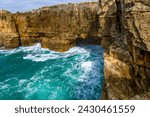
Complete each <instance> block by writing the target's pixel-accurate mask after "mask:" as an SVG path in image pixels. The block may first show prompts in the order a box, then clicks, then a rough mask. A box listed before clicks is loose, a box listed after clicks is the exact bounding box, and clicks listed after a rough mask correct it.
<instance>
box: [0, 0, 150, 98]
mask: <svg viewBox="0 0 150 117" xmlns="http://www.w3.org/2000/svg"><path fill="white" fill-rule="evenodd" d="M149 19H150V1H149V0H99V7H98V6H97V3H84V4H68V5H57V6H52V7H44V8H41V9H38V10H33V11H32V12H26V13H15V14H12V13H10V12H8V11H4V10H3V11H0V47H1V46H4V47H5V48H16V47H18V46H28V45H32V44H34V43H37V42H40V43H41V44H42V47H44V48H49V49H52V50H56V51H66V50H68V49H69V48H70V47H72V46H75V45H77V44H80V43H82V44H88V43H89V44H100V43H101V45H102V46H103V47H104V48H105V54H104V62H105V64H104V74H105V85H104V87H105V89H104V91H105V92H104V93H103V94H105V96H104V97H105V99H106V96H107V98H108V99H150V20H149Z"/></svg>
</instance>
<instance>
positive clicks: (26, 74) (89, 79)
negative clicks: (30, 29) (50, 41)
mask: <svg viewBox="0 0 150 117" xmlns="http://www.w3.org/2000/svg"><path fill="white" fill-rule="evenodd" d="M103 64H104V62H103V49H102V48H101V47H100V46H98V45H97V46H92V45H89V46H81V47H73V48H71V49H70V50H69V51H67V52H64V53H60V52H55V51H51V50H48V49H43V48H41V45H40V44H36V45H34V46H30V47H19V48H17V49H13V50H0V99H9V100H12V99H18V100H34V99H37V100H41V99H43V100H51V99H54V100H59V99H65V100H82V99H84V100H85V99H92V100H96V99H100V97H101V90H102V84H103V77H104V75H103V67H104V65H103Z"/></svg>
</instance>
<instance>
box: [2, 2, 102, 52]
mask: <svg viewBox="0 0 150 117" xmlns="http://www.w3.org/2000/svg"><path fill="white" fill-rule="evenodd" d="M97 8H98V4H97V3H94V2H91V3H81V4H62V5H56V6H51V7H43V8H40V9H37V10H33V11H31V12H25V13H19V12H18V13H15V14H12V13H10V12H8V11H4V10H2V11H0V46H4V47H5V48H16V47H18V46H29V45H33V44H35V43H37V42H40V43H41V44H42V47H44V48H49V49H52V50H56V51H66V50H68V49H69V48H70V47H72V46H74V45H76V44H78V43H82V42H83V41H82V40H86V39H87V41H86V42H85V43H99V42H97V40H98V36H97V35H98V24H97V20H98V16H97ZM98 41H99V40H98Z"/></svg>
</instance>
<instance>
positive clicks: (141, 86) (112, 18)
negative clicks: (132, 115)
mask: <svg viewBox="0 0 150 117" xmlns="http://www.w3.org/2000/svg"><path fill="white" fill-rule="evenodd" d="M99 22H100V30H99V33H100V34H101V38H102V42H101V44H102V46H103V47H104V48H106V51H105V57H104V58H105V70H104V72H105V85H106V86H105V88H106V89H107V94H108V99H149V98H150V93H149V92H150V2H149V0H100V10H99Z"/></svg>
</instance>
